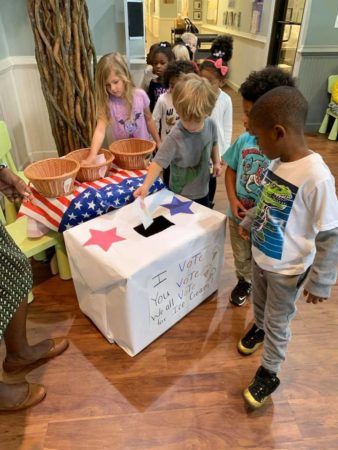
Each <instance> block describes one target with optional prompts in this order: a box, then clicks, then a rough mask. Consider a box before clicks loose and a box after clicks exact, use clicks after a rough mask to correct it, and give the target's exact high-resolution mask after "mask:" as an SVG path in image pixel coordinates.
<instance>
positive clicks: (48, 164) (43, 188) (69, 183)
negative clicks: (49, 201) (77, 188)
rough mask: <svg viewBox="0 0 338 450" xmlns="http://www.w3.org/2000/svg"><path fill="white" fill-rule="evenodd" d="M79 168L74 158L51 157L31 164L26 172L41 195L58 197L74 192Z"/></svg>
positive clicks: (26, 175)
mask: <svg viewBox="0 0 338 450" xmlns="http://www.w3.org/2000/svg"><path fill="white" fill-rule="evenodd" d="M79 169H80V164H79V163H78V162H77V161H74V160H72V159H63V158H49V159H43V160H41V161H37V162H34V163H32V164H30V165H29V166H27V167H26V169H25V170H24V174H25V177H26V178H28V179H29V181H30V182H32V183H33V184H34V187H35V189H36V190H37V191H38V192H40V194H41V195H44V196H45V197H58V196H60V195H68V194H70V193H71V192H73V190H74V181H75V177H76V174H77V173H78V171H79Z"/></svg>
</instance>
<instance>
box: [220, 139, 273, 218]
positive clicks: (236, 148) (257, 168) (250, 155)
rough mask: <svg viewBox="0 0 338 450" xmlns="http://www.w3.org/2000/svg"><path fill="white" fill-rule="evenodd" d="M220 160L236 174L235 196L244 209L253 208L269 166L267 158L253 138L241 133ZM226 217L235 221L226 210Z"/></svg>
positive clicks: (229, 211)
mask: <svg viewBox="0 0 338 450" xmlns="http://www.w3.org/2000/svg"><path fill="white" fill-rule="evenodd" d="M222 159H223V160H224V161H225V162H226V163H227V164H228V166H229V167H230V168H231V169H232V170H234V171H235V172H236V194H237V197H238V199H239V200H240V202H241V203H242V205H243V206H244V208H246V209H251V208H253V207H254V206H255V205H256V204H257V202H258V199H259V196H260V193H261V184H262V180H263V174H264V171H265V170H266V169H267V167H268V165H269V162H270V161H269V160H268V158H267V157H266V156H265V155H263V153H262V152H261V150H260V148H259V146H258V144H257V141H256V138H255V136H252V135H251V134H250V133H247V132H245V133H243V134H241V135H240V136H239V138H237V140H236V141H235V142H234V143H233V144H232V145H231V146H230V147H229V149H228V150H227V151H226V152H225V153H224V154H223V155H222ZM227 215H228V217H230V218H231V219H232V220H236V221H237V219H235V218H234V217H233V215H232V212H231V209H230V208H228V209H227Z"/></svg>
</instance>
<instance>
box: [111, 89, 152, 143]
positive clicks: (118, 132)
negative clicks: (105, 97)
mask: <svg viewBox="0 0 338 450" xmlns="http://www.w3.org/2000/svg"><path fill="white" fill-rule="evenodd" d="M146 108H149V98H148V96H147V94H146V93H145V92H144V91H143V90H142V89H134V96H133V106H132V110H131V114H129V107H128V104H127V102H126V100H124V99H123V98H118V97H114V96H112V95H111V96H110V98H109V109H110V114H111V121H112V131H113V138H114V140H115V141H117V140H119V139H129V138H141V139H149V132H148V129H147V123H146V120H145V117H144V110H145V109H146Z"/></svg>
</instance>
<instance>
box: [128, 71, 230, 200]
mask: <svg viewBox="0 0 338 450" xmlns="http://www.w3.org/2000/svg"><path fill="white" fill-rule="evenodd" d="M172 96H173V104H174V107H175V109H176V111H177V113H178V115H179V116H180V120H179V121H178V122H177V124H176V126H175V127H174V128H173V129H172V130H171V132H170V133H169V135H168V136H167V137H166V140H165V141H164V142H163V143H162V144H161V146H160V147H159V150H158V152H157V153H156V156H155V158H154V160H153V162H152V163H151V164H150V166H149V169H148V174H147V177H146V179H145V181H144V183H143V185H142V186H141V187H140V188H138V189H137V190H136V191H135V192H134V196H135V197H139V196H141V197H145V196H146V195H148V191H149V187H150V186H151V185H152V184H153V182H154V181H155V179H156V178H157V177H158V176H159V175H160V173H161V171H162V170H163V169H165V168H167V167H168V166H169V165H170V179H169V187H170V189H171V190H172V191H173V192H175V193H177V194H181V195H183V196H185V197H188V198H190V199H191V200H194V201H195V202H197V203H200V204H201V205H204V206H208V207H209V206H210V202H209V194H208V192H209V160H210V157H211V159H212V162H213V166H214V174H215V176H219V175H220V173H221V164H220V157H219V152H218V145H217V128H216V124H215V122H214V121H213V120H212V119H211V118H210V117H208V116H210V114H211V112H212V110H213V108H214V106H215V103H216V98H217V96H216V93H215V90H214V89H213V88H212V87H211V85H210V83H209V82H208V81H207V80H206V79H204V78H200V77H199V76H198V75H195V74H188V75H184V76H182V78H181V79H180V80H179V81H178V82H177V83H176V85H175V88H174V90H173V93H172Z"/></svg>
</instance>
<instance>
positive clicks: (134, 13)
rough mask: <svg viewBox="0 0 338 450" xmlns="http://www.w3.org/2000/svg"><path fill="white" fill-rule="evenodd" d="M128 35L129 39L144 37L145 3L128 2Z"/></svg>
mask: <svg viewBox="0 0 338 450" xmlns="http://www.w3.org/2000/svg"><path fill="white" fill-rule="evenodd" d="M127 7H128V9H127V10H128V33H129V39H137V38H143V37H144V23H143V3H142V2H128V3H127Z"/></svg>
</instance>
